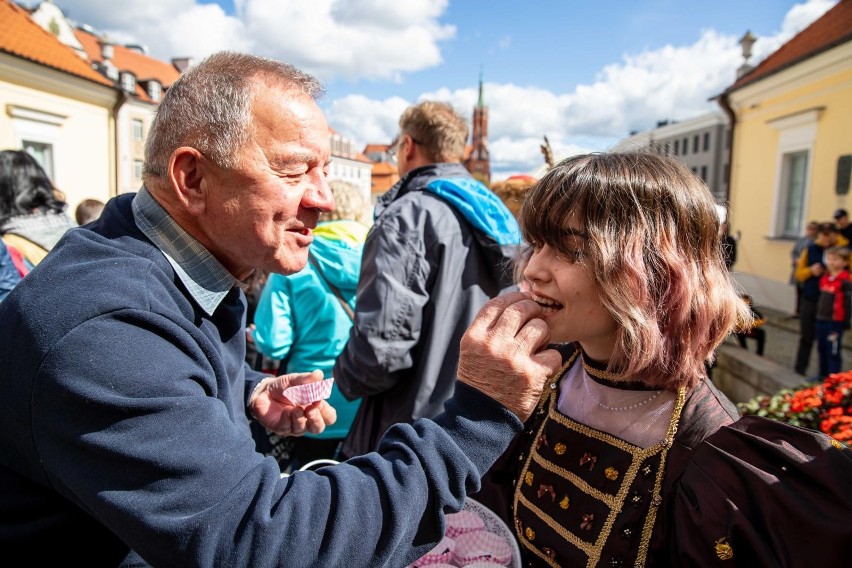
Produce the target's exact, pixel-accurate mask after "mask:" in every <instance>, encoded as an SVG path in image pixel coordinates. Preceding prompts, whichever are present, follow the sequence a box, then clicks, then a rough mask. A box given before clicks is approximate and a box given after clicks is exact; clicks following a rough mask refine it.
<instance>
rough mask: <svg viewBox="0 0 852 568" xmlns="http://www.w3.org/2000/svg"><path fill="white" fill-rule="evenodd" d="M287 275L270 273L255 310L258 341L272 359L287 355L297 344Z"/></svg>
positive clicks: (259, 346)
mask: <svg viewBox="0 0 852 568" xmlns="http://www.w3.org/2000/svg"><path fill="white" fill-rule="evenodd" d="M290 301H291V300H290V294H289V289H288V286H287V278H286V277H285V276H282V275H281V274H270V276H269V279H268V280H267V282H266V285H265V286H264V287H263V292H261V294H260V300H259V301H258V303H257V309H256V310H255V313H254V325H255V330H254V333H253V336H254V343H255V346H256V347H257V350H258V351H260V352H261V353H263V354H264V355H266V356H267V357H271V358H272V359H284V357H286V356H287V354H288V353H289V352H290V347H291V346H292V345H293V333H294V330H293V320H292V308H291V306H290Z"/></svg>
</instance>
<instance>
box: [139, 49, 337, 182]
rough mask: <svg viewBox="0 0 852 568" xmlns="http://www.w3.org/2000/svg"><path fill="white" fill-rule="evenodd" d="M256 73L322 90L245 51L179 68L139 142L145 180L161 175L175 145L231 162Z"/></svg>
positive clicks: (246, 129)
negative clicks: (143, 140)
mask: <svg viewBox="0 0 852 568" xmlns="http://www.w3.org/2000/svg"><path fill="white" fill-rule="evenodd" d="M258 77H262V78H263V79H265V80H267V81H269V82H271V83H275V84H281V85H283V86H285V87H292V88H293V89H298V90H301V91H302V92H304V93H305V94H306V95H308V96H310V97H311V98H313V99H316V98H318V97H320V96H321V95H322V94H323V87H322V85H321V84H320V83H319V81H318V80H317V79H315V78H314V77H313V76H311V75H308V74H307V73H304V72H302V71H300V70H298V69H296V68H295V67H293V66H292V65H289V64H287V63H283V62H281V61H276V60H274V59H268V58H265V57H258V56H256V55H249V54H245V53H235V52H228V51H222V52H219V53H214V54H213V55H211V56H209V57H207V58H206V59H204V60H203V61H200V62H199V63H198V64H196V65H193V66H192V67H190V68H189V69H187V70H186V71H184V72H183V74H181V76H180V77H179V78H178V80H177V81H175V82H174V83H173V84H172V85H171V87H169V88H168V90H167V91H166V93H165V95H164V96H163V100H162V101H161V102H160V105H159V107H158V108H157V112H156V115H155V117H154V121H153V123H152V124H151V131H150V132H149V134H148V140H147V142H146V143H145V168H144V177H145V180H146V182H147V181H148V180H149V178H152V177H165V175H166V170H167V169H168V163H169V158H170V157H171V155H172V152H174V151H175V150H176V149H177V148H180V147H181V146H191V147H193V148H195V149H197V150H199V151H200V152H201V153H203V154H204V155H205V156H206V157H207V158H209V159H210V160H212V161H213V162H215V163H216V164H217V165H219V166H221V167H223V168H232V167H234V166H235V165H236V153H237V150H238V149H239V148H240V147H241V146H242V145H243V144H244V143H245V142H246V141H247V140H248V137H249V134H250V127H251V120H252V108H251V103H252V100H253V97H254V94H255V93H256V90H255V81H254V79H255V78H258Z"/></svg>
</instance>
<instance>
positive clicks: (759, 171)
mask: <svg viewBox="0 0 852 568" xmlns="http://www.w3.org/2000/svg"><path fill="white" fill-rule="evenodd" d="M718 100H719V103H720V104H721V106H722V107H723V108H724V109H725V110H726V111H728V113H729V116H730V117H731V119H732V120H731V122H732V136H733V140H732V145H731V148H732V149H731V152H732V154H731V159H730V168H731V170H730V186H729V187H730V195H729V204H730V207H729V209H730V213H729V220H730V229H731V232H732V234H735V235H738V236H739V245H738V255H737V261H736V264H735V265H734V267H733V270H734V276H735V278H736V279H737V281H738V282H740V284H742V285H743V287H744V288H745V289H746V291H748V292H749V293H750V294H751V295H752V296H753V298H754V300H755V303H757V304H760V305H763V306H767V307H770V308H774V309H778V310H781V311H787V312H791V313H792V312H793V311H794V305H795V300H794V298H795V294H794V288H793V286H792V285H791V284H790V274H791V254H790V253H791V249H792V247H793V244H794V243H795V241H796V239H797V238H798V237H799V236H801V235H802V233H803V232H804V227H805V225H806V224H807V223H808V221H810V220H817V221H832V213H833V212H834V210H835V209H836V208H838V207H844V208H847V209H852V197H850V195H849V189H850V181H849V180H850V166H852V0H841V1H840V2H839V3H838V4H837V5H836V6H834V7H833V8H832V9H830V10H829V11H828V12H826V13H825V14H824V15H823V16H822V17H821V18H819V19H818V20H816V21H815V22H813V23H812V24H811V25H810V26H809V27H808V28H806V29H804V30H803V31H802V32H800V33H799V34H798V35H796V36H795V37H794V38H792V39H791V40H790V41H788V42H787V43H786V44H784V45H783V46H781V47H780V48H779V49H778V50H777V51H775V52H774V53H772V54H771V55H770V56H769V57H767V58H766V59H765V60H763V61H762V62H761V63H760V64H759V65H757V67H755V68H754V69H751V70H750V71H748V72H746V73H744V74H742V75H741V76H740V77H739V78H738V79H737V81H736V82H735V83H734V84H733V85H732V86H731V87H729V88H728V89H727V90H726V91H725V92H724V93H723V94H722V95H720V97H719V99H718Z"/></svg>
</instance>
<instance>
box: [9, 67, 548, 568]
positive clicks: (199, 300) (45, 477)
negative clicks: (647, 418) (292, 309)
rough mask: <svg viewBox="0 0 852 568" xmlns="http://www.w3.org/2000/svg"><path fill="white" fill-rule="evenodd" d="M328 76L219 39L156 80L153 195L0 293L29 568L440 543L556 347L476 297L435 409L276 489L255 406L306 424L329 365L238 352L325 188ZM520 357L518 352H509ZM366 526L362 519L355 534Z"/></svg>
mask: <svg viewBox="0 0 852 568" xmlns="http://www.w3.org/2000/svg"><path fill="white" fill-rule="evenodd" d="M320 90H321V89H320V86H319V85H318V84H317V82H316V81H315V80H314V79H313V78H311V77H310V76H307V75H305V74H304V73H301V72H300V71H298V70H296V69H294V68H293V67H291V66H289V65H286V64H282V63H280V62H276V61H272V60H267V59H262V58H258V57H254V56H248V55H242V54H236V53H219V54H215V55H213V56H211V57H209V58H208V59H206V60H204V61H203V62H201V63H199V64H198V65H196V66H194V67H191V68H190V69H189V70H187V71H186V72H185V73H184V74H183V75H182V76H181V78H180V79H179V80H178V81H177V82H175V84H174V85H172V87H171V88H170V89H169V90H168V91H167V93H166V95H165V97H164V98H163V101H162V102H161V103H160V107H159V109H158V112H157V116H156V119H155V121H154V123H153V125H152V127H151V132H150V135H149V139H148V143H147V147H146V166H145V176H144V180H145V185H144V187H143V188H142V189H141V190H140V191H139V192H138V193H137V194H125V195H121V196H118V197H116V198H114V199H112V200H111V201H110V202H109V203H108V204H107V206H106V208H105V209H104V211H103V213H102V215H101V217H100V218H99V219H98V220H97V221H95V222H94V223H92V224H90V225H87V226H86V227H82V228H78V229H72V230H71V231H70V232H69V233H68V234H66V235H65V237H63V239H62V240H61V241H60V242H59V243H58V244H57V246H56V247H55V248H54V250H53V251H52V252H51V254H50V255H49V256H48V257H47V258H46V259H45V260H44V261H43V262H42V263H41V264H40V266H39V267H38V268H37V270H34V271H33V272H32V273H31V274H29V275H28V276H27V278H25V279H24V280H23V281H22V282H21V284H19V285H18V286H17V287H16V288H15V290H13V292H12V293H11V294H10V295H9V297H7V299H6V300H4V301H3V302H2V303H0V329H2V330H3V336H4V337H3V341H2V342H0V492H2V495H3V499H2V500H0V517H2V519H3V522H2V523H0V548H2V550H3V551H4V553H6V554H7V555H8V556H10V557H12V556H16V557H18V558H26V559H27V562H29V563H31V564H33V565H40V566H49V565H58V564H60V563H61V564H74V563H78V564H82V565H86V566H119V565H131V564H133V565H145V564H149V565H154V566H211V567H212V566H285V565H286V566H344V565H345V566H385V565H387V566H404V565H406V564H408V563H410V562H411V561H413V560H414V559H416V558H417V557H419V556H420V555H422V554H423V553H425V552H426V551H428V550H429V549H430V548H431V547H432V546H433V545H434V544H435V543H436V542H437V541H438V540H439V539H440V538H441V534H442V529H443V523H444V519H443V516H444V514H445V513H446V512H450V511H455V510H458V509H460V508H461V506H462V505H463V502H464V499H465V496H466V494H467V492H469V491H473V490H476V488H477V487H478V484H479V480H480V477H481V475H482V474H483V472H485V471H486V470H487V469H488V467H489V466H490V465H491V464H492V462H493V461H494V460H495V459H496V458H497V457H498V456H499V455H500V454H501V452H503V451H504V450H505V448H506V447H507V445H508V443H509V441H510V439H511V438H512V437H513V436H514V435H515V434H516V433H517V432H518V431H520V429H521V426H522V421H523V420H525V419H526V418H527V417H528V416H529V414H530V413H531V412H532V409H533V407H534V405H535V401H536V400H537V398H538V396H539V393H540V391H541V389H542V385H543V383H544V380H545V378H546V376H547V375H548V374H549V373H551V372H552V371H554V369H555V368H556V366H557V364H558V361H559V356H558V354H556V353H555V352H553V351H551V350H547V349H544V348H543V346H544V345H545V344H546V342H547V340H548V332H547V329H546V326H545V325H544V322H542V321H541V320H540V319H537V318H536V316H537V315H539V313H540V312H539V308H538V307H537V306H536V304H535V303H534V302H532V301H530V300H528V299H526V298H525V297H524V296H522V295H521V294H513V295H509V296H505V297H501V298H498V299H496V300H495V301H493V302H491V303H490V304H489V305H488V306H486V308H485V309H483V310H482V312H481V313H480V314H479V317H478V318H477V320H476V321H475V322H474V324H473V325H472V326H471V328H470V330H469V331H468V332H467V334H466V335H465V337H464V339H463V342H462V358H461V361H460V363H459V369H458V375H459V380H460V382H461V383H463V384H464V385H465V386H464V387H463V388H462V387H460V388H459V389H457V392H456V395H455V397H454V398H453V399H452V400H450V401H448V403H447V405H446V412H445V413H444V414H443V415H442V416H440V417H438V418H436V419H435V420H434V421H431V420H422V421H419V422H417V423H416V424H414V425H404V426H400V427H398V428H395V429H394V430H393V431H391V432H389V433H388V435H387V436H386V437H385V439H384V441H383V443H382V444H381V445H380V448H379V452H378V453H373V454H370V455H369V456H365V457H363V458H361V459H358V460H353V461H352V462H351V463H345V464H341V465H338V466H335V467H330V468H325V469H323V470H322V471H319V472H301V473H297V474H295V475H292V476H290V477H289V478H284V479H282V478H281V476H280V472H279V469H278V464H277V463H276V462H275V460H274V459H272V458H264V456H262V455H261V454H259V453H257V452H256V451H255V447H254V443H253V441H252V438H251V435H250V432H249V426H248V420H247V416H246V408H248V411H249V412H250V413H251V414H252V415H253V416H254V417H255V418H256V419H257V420H258V421H259V422H260V423H261V424H263V425H264V426H265V427H267V428H269V429H271V430H274V431H276V432H277V433H279V434H281V435H294V434H295V435H299V434H303V433H305V432H308V431H309V432H321V431H322V430H323V429H324V428H325V426H326V425H328V424H331V423H333V422H334V420H335V412H334V410H333V409H332V408H331V407H329V406H328V404H326V402H325V401H319V402H313V403H310V404H307V405H304V406H297V405H295V404H294V403H293V402H291V401H290V400H289V399H288V398H287V397H286V396H285V395H284V393H283V391H284V389H285V388H286V387H288V386H290V385H294V384H303V383H307V382H312V381H316V380H319V379H320V378H321V373H317V372H314V373H301V374H293V375H284V376H281V377H264V376H263V375H260V374H259V373H255V372H253V371H251V370H250V369H249V368H248V367H247V365H246V364H245V361H244V359H245V297H244V294H243V292H242V291H241V289H240V284H241V282H242V281H243V280H245V279H246V278H247V277H248V276H249V275H250V274H251V273H252V271H253V270H255V269H263V270H268V271H272V272H280V273H292V272H295V271H298V270H300V269H301V268H302V267H304V266H305V263H306V261H307V256H308V247H309V246H310V245H311V242H312V240H313V229H314V227H316V225H317V219H318V217H319V215H320V213H322V212H324V211H329V210H331V209H332V207H333V203H332V198H331V194H330V192H329V188H328V185H327V183H326V172H327V168H328V163H329V159H330V150H329V139H328V125H327V124H326V121H325V119H324V117H323V114H322V112H321V111H320V109H319V107H318V106H317V105H316V103H315V102H314V97H315V96H317V95H318V94H319V92H320ZM510 353H511V355H509V354H510ZM355 527H357V530H354V528H355Z"/></svg>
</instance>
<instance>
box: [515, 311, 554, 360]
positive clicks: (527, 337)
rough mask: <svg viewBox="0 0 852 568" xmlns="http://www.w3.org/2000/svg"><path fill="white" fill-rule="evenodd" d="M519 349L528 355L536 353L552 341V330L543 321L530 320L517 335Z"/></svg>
mask: <svg viewBox="0 0 852 568" xmlns="http://www.w3.org/2000/svg"><path fill="white" fill-rule="evenodd" d="M515 338H516V339H517V342H518V347H519V348H521V349H523V350H525V351H526V352H527V353H535V352H536V351H538V350H539V349H541V348H543V347H544V346H545V345H547V342H548V341H549V340H550V328H549V327H548V326H547V323H545V321H544V320H542V319H538V318H535V319H530V320H528V321H526V322H525V323H524V325H523V326H522V327H521V328H520V330H518V333H516V334H515Z"/></svg>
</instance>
